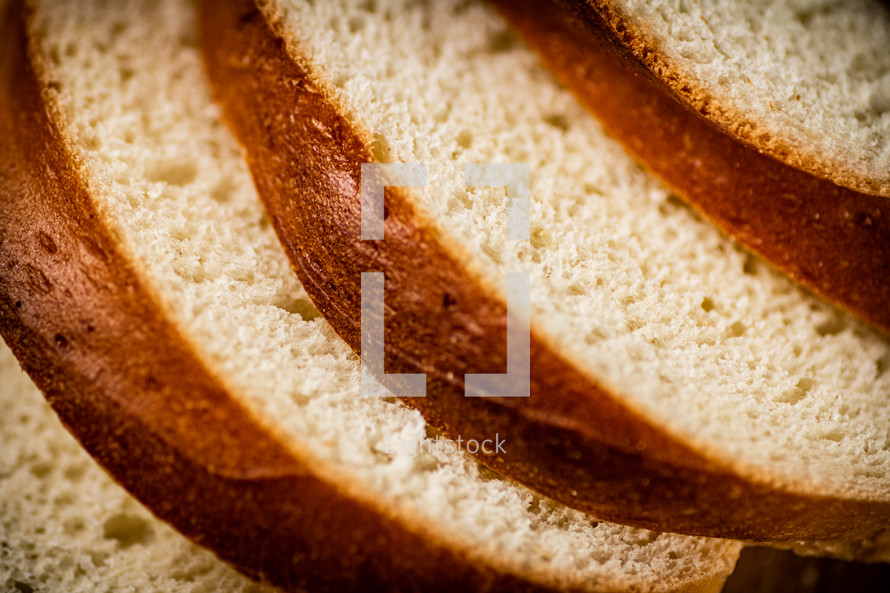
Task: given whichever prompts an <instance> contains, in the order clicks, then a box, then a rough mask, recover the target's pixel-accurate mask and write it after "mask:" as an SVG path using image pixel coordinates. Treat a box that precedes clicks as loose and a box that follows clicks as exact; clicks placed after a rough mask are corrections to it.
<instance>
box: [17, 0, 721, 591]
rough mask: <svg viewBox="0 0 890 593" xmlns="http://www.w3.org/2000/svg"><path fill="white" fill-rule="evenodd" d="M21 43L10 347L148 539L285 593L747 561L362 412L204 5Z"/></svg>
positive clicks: (525, 585)
mask: <svg viewBox="0 0 890 593" xmlns="http://www.w3.org/2000/svg"><path fill="white" fill-rule="evenodd" d="M7 17H8V18H6V19H4V22H3V34H2V35H0V39H2V40H3V50H2V51H0V56H2V67H0V70H2V74H0V80H2V84H0V134H2V137H3V139H4V141H3V143H2V144H0V177H2V180H3V182H2V184H0V201H2V206H0V237H2V241H0V331H2V333H3V337H4V339H5V340H6V341H7V343H8V344H9V345H10V347H11V349H12V350H13V352H14V353H15V355H16V357H17V358H18V359H19V360H20V361H21V363H22V365H23V367H24V369H25V370H26V371H27V372H28V374H29V375H30V376H31V377H33V379H34V381H35V382H36V383H37V385H38V386H39V387H40V388H41V390H43V391H44V392H45V393H46V395H47V398H48V399H49V401H50V403H51V404H52V406H53V408H54V409H55V411H56V412H57V413H58V414H59V416H60V417H61V419H62V421H63V422H64V423H65V424H66V425H67V426H68V428H69V429H70V430H71V431H72V432H73V433H74V434H75V436H76V437H77V438H78V440H80V442H81V443H82V444H83V445H84V446H85V447H86V449H87V450H88V451H89V452H90V453H92V454H93V456H94V457H96V458H97V459H98V460H99V461H100V462H101V464H102V465H104V466H105V468H106V469H107V470H108V471H109V472H110V473H111V474H112V475H113V476H114V477H115V478H116V479H117V480H119V481H120V482H121V483H122V484H123V485H124V486H125V487H126V488H127V489H128V490H130V491H131V492H132V493H133V494H134V495H135V496H136V498H137V499H139V500H140V501H141V502H142V503H144V504H145V505H146V506H147V507H148V508H150V509H151V510H152V511H153V512H154V513H155V514H156V515H157V516H159V517H160V518H161V519H163V520H165V521H167V522H169V523H171V524H173V525H174V526H175V527H176V528H177V529H178V530H180V531H181V532H183V533H184V534H185V535H187V536H189V537H190V538H191V539H193V540H195V541H196V542H198V543H199V544H201V545H203V546H205V547H208V548H210V549H211V550H213V551H214V552H215V553H216V554H218V555H219V556H220V557H222V558H223V559H224V560H227V561H229V562H231V563H233V564H234V565H235V566H236V567H237V568H239V569H241V570H242V571H244V572H246V573H247V574H249V575H251V576H254V577H256V578H259V579H262V580H265V581H268V582H270V583H272V584H275V585H279V586H281V587H283V588H285V589H287V590H300V591H302V590H311V591H337V592H344V591H375V590H376V591H383V590H386V591H390V590H391V591H417V590H423V591H455V590H461V591H464V590H467V591H624V590H628V589H635V590H641V591H717V590H719V588H720V585H721V583H722V581H723V579H724V577H725V576H726V575H727V574H728V573H729V572H730V571H731V569H732V566H733V563H734V561H735V559H736V557H737V553H738V549H739V544H737V543H735V542H725V541H719V540H707V539H699V538H689V537H682V536H676V535H666V534H660V533H654V532H651V531H645V530H638V529H631V528H626V527H620V526H617V525H613V524H608V523H603V522H599V521H596V520H594V519H592V518H590V517H587V516H585V515H583V514H581V513H578V512H574V511H570V510H568V509H567V508H565V507H562V506H560V505H557V504H554V503H552V502H549V501H548V500H545V499H543V498H541V497H539V496H536V495H534V494H533V493H532V492H530V491H528V490H526V489H524V488H521V487H519V486H517V485H516V484H514V483H512V482H509V481H506V480H503V479H501V478H499V477H497V476H494V475H492V474H491V472H487V471H483V470H482V469H480V468H479V466H478V464H477V463H476V462H475V461H473V460H472V459H471V458H469V457H467V456H465V455H463V454H461V453H459V452H457V451H455V450H454V449H453V447H452V446H451V445H452V444H451V443H450V442H449V441H446V440H444V439H440V440H439V441H436V440H435V435H434V434H433V433H431V432H428V429H427V427H426V425H425V424H424V422H423V420H422V418H421V417H420V415H419V414H418V413H417V412H416V411H413V410H410V409H408V408H406V407H405V406H403V405H401V404H399V403H398V402H395V401H392V400H391V399H387V398H362V397H360V396H359V393H360V389H359V365H358V361H357V358H356V357H355V356H354V355H353V354H352V353H351V352H350V350H349V349H348V348H347V347H346V346H345V345H344V344H343V343H342V342H341V341H340V340H339V339H338V338H337V337H336V335H335V334H334V333H333V332H332V331H331V329H330V328H329V326H328V325H326V324H325V322H324V321H323V320H322V319H320V318H319V317H318V314H317V312H315V310H314V309H313V307H312V306H311V304H310V303H309V301H308V298H307V297H306V295H305V293H304V292H303V291H302V290H301V289H300V287H299V285H298V284H297V282H296V279H295V276H294V274H293V272H292V270H291V269H290V267H289V265H288V262H287V259H286V258H285V256H284V254H283V253H282V250H281V248H280V246H279V245H278V242H277V241H276V239H275V236H274V234H273V233H272V231H271V229H270V228H269V225H268V221H267V220H266V218H265V217H264V215H263V212H262V208H261V205H260V203H259V201H258V200H257V197H256V193H255V191H254V190H253V188H252V186H251V181H250V177H249V175H248V172H247V168H246V165H245V164H244V162H243V160H242V158H241V154H240V152H239V149H238V146H237V144H236V143H235V142H234V140H233V139H232V138H231V137H230V135H229V132H228V131H227V130H226V129H225V128H224V127H223V126H222V125H221V124H220V122H219V119H218V111H217V108H216V107H215V106H214V104H213V103H212V101H211V98H210V94H209V90H208V88H207V86H206V82H205V80H204V77H203V70H202V66H201V59H200V54H199V52H198V50H197V48H196V43H195V37H194V26H195V23H194V18H193V14H192V8H191V5H190V4H189V3H186V2H181V1H178V0H161V1H154V0H152V1H148V0H145V1H141V0H136V1H130V2H113V3H106V2H98V1H97V2H93V1H90V0H80V1H76V2H70V1H68V0H65V1H62V0H58V1H52V0H47V1H45V2H44V1H40V2H32V3H29V4H28V9H27V10H25V11H23V10H22V6H21V3H16V5H14V6H13V8H11V12H10V13H8V14H7ZM51 528H53V529H55V528H56V527H51Z"/></svg>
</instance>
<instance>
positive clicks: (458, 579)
mask: <svg viewBox="0 0 890 593" xmlns="http://www.w3.org/2000/svg"><path fill="white" fill-rule="evenodd" d="M21 4H22V2H20V1H17V2H12V3H10V6H9V9H8V12H7V14H6V15H4V17H5V18H4V19H3V21H2V24H0V32H2V34H0V40H2V42H0V46H2V47H0V50H2V51H0V135H2V138H3V141H2V142H0V181H2V183H0V330H2V334H3V338H4V340H5V341H6V342H7V344H9V346H10V347H11V349H12V350H13V352H14V353H15V355H16V357H17V358H18V359H19V361H20V362H21V364H22V366H23V367H24V369H25V370H26V371H27V372H28V374H29V375H30V376H31V378H32V379H33V380H34V381H35V383H36V384H37V385H38V386H39V387H40V388H41V390H43V391H44V393H45V394H46V395H47V399H48V400H49V401H50V403H51V404H52V406H53V408H54V409H55V411H56V412H57V413H58V415H59V416H60V417H61V419H62V421H63V422H64V423H65V424H66V426H67V427H68V429H69V430H70V431H71V432H72V433H73V434H74V435H75V436H76V437H77V438H78V440H79V441H80V442H81V443H82V444H83V445H84V447H85V448H86V449H87V450H88V451H89V452H90V453H91V454H92V455H93V456H94V457H95V458H96V459H97V460H99V462H100V463H101V464H102V465H103V466H104V467H105V468H106V469H107V470H108V471H109V472H110V473H111V475H112V476H114V477H115V478H116V479H117V480H118V481H120V482H121V483H122V484H123V485H124V486H125V487H126V488H127V489H128V490H129V491H130V492H132V493H133V494H134V495H135V496H136V497H137V498H138V499H139V500H141V501H142V502H143V503H144V504H145V505H146V506H148V507H149V508H150V509H151V510H152V511H153V512H154V513H155V514H157V515H158V516H159V517H160V518H161V519H163V520H165V521H168V522H170V523H172V524H173V525H174V526H175V527H176V528H177V529H179V530H180V531H182V532H183V533H184V534H186V535H187V536H189V537H190V538H192V539H194V540H195V541H197V542H199V543H201V544H203V545H204V546H206V547H208V548H210V549H211V550H213V551H215V552H216V553H217V554H218V555H219V556H220V557H222V558H223V559H225V560H227V561H229V562H231V563H233V564H234V565H236V566H237V567H238V568H239V569H240V570H242V571H243V572H245V573H247V574H249V575H252V576H254V577H257V578H260V579H263V580H265V581H268V582H271V583H273V584H276V585H279V586H282V587H283V588H285V589H287V590H291V591H298V590H299V591H304V590H311V591H331V592H338V593H339V592H344V591H377V590H379V591H384V590H385V591H417V590H421V591H442V592H446V591H462V590H467V591H486V592H487V591H502V592H504V593H509V592H512V591H559V590H565V588H564V587H559V586H557V585H551V586H543V585H539V584H536V583H532V582H529V581H528V580H526V579H523V578H519V577H517V576H516V575H514V574H508V573H505V572H503V571H501V570H500V569H498V568H496V567H493V565H491V564H486V563H485V562H483V561H480V559H479V558H474V557H472V556H469V555H468V554H467V553H466V552H465V551H464V550H462V549H461V548H459V547H457V546H454V545H452V544H449V543H448V542H445V541H442V540H441V539H439V538H438V537H437V535H436V534H431V533H428V532H427V531H426V530H425V528H424V526H422V525H420V526H416V525H410V524H407V522H406V520H405V517H404V516H395V515H394V514H393V510H392V509H388V508H386V507H385V506H381V505H382V503H381V502H379V501H369V500H368V499H367V498H363V497H362V496H361V495H357V494H356V492H355V490H356V487H355V486H352V485H350V484H348V483H345V482H344V481H343V480H339V481H338V480H335V479H329V478H327V477H326V476H327V474H325V473H324V468H319V467H318V464H317V463H313V461H312V460H309V459H303V458H301V457H300V456H299V455H297V454H296V453H294V452H293V451H291V450H289V449H288V448H287V447H286V446H285V445H284V444H282V443H281V442H279V441H277V440H276V439H275V438H274V437H273V436H272V435H271V433H270V431H269V430H268V429H267V428H266V427H265V426H263V424H262V423H261V422H260V421H259V420H257V419H256V418H254V417H253V416H251V414H250V413H249V412H248V411H247V410H246V409H245V408H244V407H242V405H241V404H240V403H239V401H238V399H237V397H236V396H235V395H233V394H232V393H230V392H229V391H227V390H226V389H225V387H224V386H223V385H222V384H221V383H220V382H219V381H218V380H217V379H216V378H214V377H213V376H211V374H210V372H209V371H208V369H207V368H206V367H205V366H204V364H203V363H202V362H201V361H200V360H199V358H198V356H197V355H196V354H195V353H194V352H193V351H192V350H191V347H190V346H189V345H188V343H187V341H186V340H185V339H184V338H183V337H182V336H181V335H180V334H178V333H177V330H176V329H175V328H174V326H173V324H172V322H171V321H170V318H169V317H168V316H167V314H166V313H165V312H164V310H163V309H162V308H161V305H160V304H159V301H158V300H157V299H156V298H155V296H154V295H153V294H152V292H151V291H150V290H149V289H148V288H147V287H146V285H145V284H144V283H143V281H142V280H141V279H140V278H139V276H138V274H137V273H136V272H135V271H134V266H133V264H132V262H131V261H129V260H128V259H127V257H126V256H125V255H124V254H123V252H122V250H121V248H120V246H119V244H118V243H117V241H116V240H115V239H114V238H113V236H112V234H111V233H110V231H109V229H108V227H107V226H106V225H105V223H104V222H103V220H102V216H101V214H100V213H99V211H98V209H97V207H96V204H95V203H94V201H93V196H91V194H90V193H89V191H88V189H87V188H86V186H85V184H84V177H83V175H82V173H81V171H80V170H79V164H78V163H77V162H75V160H74V159H73V157H72V152H71V151H70V147H69V146H68V144H67V140H66V136H65V132H64V126H63V124H62V123H60V122H61V120H60V115H59V113H58V110H57V108H56V107H55V104H54V101H53V87H54V86H55V85H56V84H58V83H55V82H53V81H46V82H47V84H44V85H41V83H40V82H39V77H40V75H39V74H38V73H37V72H36V71H35V69H36V70H37V71H39V68H40V64H39V57H38V56H37V53H38V52H37V51H36V50H35V49H34V44H33V43H31V44H29V41H28V39H27V36H26V33H25V31H26V24H25V23H26V17H25V10H23V9H22V6H21ZM29 45H30V46H31V49H30V51H31V52H32V54H33V55H32V57H31V59H29V56H28V51H29V50H28V49H27V48H28V46H29ZM35 60H36V61H35ZM540 576H541V580H542V582H547V581H550V582H552V581H553V580H554V579H553V575H540ZM716 589H717V587H716V586H715V587H713V588H712V590H716Z"/></svg>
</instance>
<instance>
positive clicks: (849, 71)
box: [589, 0, 890, 197]
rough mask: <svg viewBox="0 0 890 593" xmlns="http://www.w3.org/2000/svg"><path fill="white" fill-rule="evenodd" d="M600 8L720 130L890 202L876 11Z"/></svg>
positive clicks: (872, 1)
mask: <svg viewBox="0 0 890 593" xmlns="http://www.w3.org/2000/svg"><path fill="white" fill-rule="evenodd" d="M589 1H590V2H591V4H599V3H600V2H599V1H597V0H589ZM602 4H606V5H611V6H614V7H615V8H616V9H617V10H618V12H619V13H620V14H621V15H622V17H623V18H624V19H626V22H627V23H629V25H630V27H629V28H630V29H631V30H633V31H638V32H639V33H640V34H641V42H642V43H643V44H644V45H646V46H648V47H649V48H650V49H651V50H652V53H650V54H649V55H648V58H651V59H654V60H657V61H658V63H659V66H658V67H657V68H656V72H657V74H659V75H660V76H662V77H665V78H668V77H675V80H673V81H671V82H670V84H671V86H673V87H674V89H675V90H678V91H680V94H681V95H686V97H684V98H687V99H689V98H691V100H692V103H693V105H695V106H696V108H698V109H702V108H706V109H707V111H706V114H707V115H708V117H712V118H714V119H716V121H717V122H718V123H719V124H720V125H721V127H723V128H724V129H726V130H728V131H729V132H730V133H732V134H733V135H736V136H737V137H739V138H741V139H742V140H743V141H745V142H747V143H749V144H753V145H754V146H755V147H757V148H762V149H765V150H766V151H767V152H769V153H770V154H772V155H773V156H777V157H779V159H780V160H782V161H784V162H786V163H789V164H791V165H793V166H796V167H799V168H802V169H804V170H806V171H808V172H812V173H816V174H817V175H819V176H821V177H826V178H828V179H830V180H832V181H834V182H835V183H838V184H840V185H844V186H846V187H850V188H852V189H855V190H858V191H862V192H865V193H874V194H877V195H883V196H887V197H890V52H888V51H887V48H888V47H890V6H888V5H887V3H886V2H882V1H881V0H785V1H783V2H770V1H769V0H754V1H751V2H738V1H735V0H717V1H712V2H697V1H695V0H692V1H690V0H656V1H650V0H606V1H604V2H602ZM683 87H685V90H683ZM703 112H705V111H703Z"/></svg>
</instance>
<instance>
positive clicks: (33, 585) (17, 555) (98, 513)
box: [0, 344, 267, 593]
mask: <svg viewBox="0 0 890 593" xmlns="http://www.w3.org/2000/svg"><path fill="white" fill-rule="evenodd" d="M0 407H2V409H3V417H2V418H0V442H2V443H3V447H2V449H0V590H2V591H10V592H18V593H23V592H28V591H31V592H34V593H94V592H95V591H140V592H145V593H189V592H196V591H225V592H228V593H262V592H263V591H266V590H267V589H266V588H264V587H262V586H261V585H257V584H256V583H253V582H252V581H250V580H248V579H247V578H246V577H244V576H242V575H240V574H238V573H237V572H235V570H233V569H232V568H231V567H229V566H227V565H225V564H224V563H222V562H220V561H219V560H217V559H215V558H214V557H213V555H212V554H210V552H207V551H206V550H202V549H201V548H198V547H197V546H195V545H194V544H192V543H191V542H189V541H188V540H186V539H185V538H184V537H182V536H181V535H179V534H178V533H176V532H175V531H173V530H172V529H171V528H170V527H169V526H168V525H166V524H164V523H162V522H161V521H158V520H157V519H155V518H154V517H152V516H151V515H150V514H149V513H148V512H147V511H146V510H145V509H144V508H143V507H142V506H140V505H139V504H138V503H137V502H136V501H135V500H133V499H132V498H131V497H130V496H128V495H127V493H126V492H125V491H124V490H123V489H122V488H120V487H119V486H118V485H117V484H115V483H114V482H113V481H112V480H111V478H109V477H108V476H107V475H105V474H104V473H103V472H102V471H101V470H100V469H99V468H98V467H97V466H96V464H95V463H94V462H93V460H92V459H90V457H89V456H88V455H87V454H86V452H85V451H84V450H83V449H82V448H81V447H80V446H78V444H77V442H76V441H75V440H74V439H73V438H72V437H71V435H70V434H68V433H67V432H65V430H64V429H63V428H62V425H61V424H59V420H58V418H56V417H55V415H54V414H53V413H52V410H51V409H50V408H49V406H48V405H47V403H46V401H45V400H44V399H43V396H42V395H41V393H40V391H38V389H37V388H36V387H35V386H34V384H33V383H32V382H31V381H30V380H28V377H27V375H25V373H24V372H23V371H22V370H21V369H20V368H19V365H18V363H16V361H15V358H13V356H12V353H11V352H10V351H9V349H7V348H6V346H4V345H3V344H0Z"/></svg>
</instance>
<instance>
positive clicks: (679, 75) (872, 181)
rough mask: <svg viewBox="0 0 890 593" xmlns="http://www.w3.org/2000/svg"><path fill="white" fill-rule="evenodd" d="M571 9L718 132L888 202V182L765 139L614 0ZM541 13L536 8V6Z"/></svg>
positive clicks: (588, 0)
mask: <svg viewBox="0 0 890 593" xmlns="http://www.w3.org/2000/svg"><path fill="white" fill-rule="evenodd" d="M560 1H562V2H563V3H564V4H567V5H568V6H569V8H570V9H571V10H579V11H580V13H581V14H583V16H584V18H585V19H587V20H589V21H590V22H595V23H596V24H597V27H600V28H602V30H604V31H608V34H609V37H610V38H611V39H612V40H613V41H615V42H616V43H617V44H618V45H619V46H620V47H622V48H623V50H625V51H626V52H628V53H629V54H631V55H633V56H634V58H635V59H636V60H637V61H638V62H639V63H640V64H642V65H643V66H644V67H645V68H646V69H647V70H648V71H649V72H650V73H652V75H654V76H655V78H657V79H658V80H659V82H660V83H661V84H663V85H664V86H665V87H666V88H667V89H669V90H670V92H671V93H672V95H673V96H674V97H675V98H677V99H678V100H679V101H680V102H681V103H683V104H685V105H687V106H689V107H690V108H691V109H692V110H694V111H696V112H697V113H699V114H700V115H701V116H703V117H704V118H706V119H707V120H708V121H710V122H711V123H712V124H713V125H715V126H716V127H717V128H718V129H720V130H722V131H723V132H725V133H726V134H728V135H729V136H732V137H733V138H735V139H736V140H738V141H739V142H742V143H744V144H745V145H747V146H750V147H752V148H754V149H755V150H757V151H758V152H762V153H764V154H767V155H769V156H772V157H773V158H775V159H777V160H778V161H780V162H782V163H785V164H787V165H789V166H790V167H792V168H796V169H800V170H802V171H806V172H807V173H810V174H812V175H815V176H816V177H819V178H821V179H826V180H828V181H830V182H832V183H836V184H838V185H841V186H843V187H846V188H849V189H851V190H853V191H854V192H862V193H864V194H866V195H875V196H881V197H885V198H886V197H890V177H888V174H887V172H885V174H884V175H883V176H880V175H879V176H878V177H863V176H862V175H860V174H859V173H858V172H857V171H856V170H855V168H854V167H853V166H851V165H849V164H847V163H844V162H839V161H837V160H834V159H829V158H826V157H825V156H824V155H821V154H819V153H817V152H815V150H814V149H810V148H809V147H807V146H802V145H800V144H795V143H793V142H792V140H791V139H789V138H782V137H779V136H776V135H773V134H770V133H768V132H766V131H764V130H763V129H762V126H760V125H758V122H757V121H754V120H752V119H750V117H749V115H748V114H746V113H745V112H744V111H743V109H742V108H741V107H740V106H738V105H731V104H729V103H728V102H727V101H725V100H723V99H722V98H721V97H719V96H715V94H714V93H712V92H709V91H708V90H707V88H706V85H705V84H704V82H703V81H701V80H699V78H698V77H697V76H696V75H695V74H693V73H692V72H690V71H688V69H685V68H683V67H682V66H681V65H680V64H678V63H674V62H672V61H671V60H670V59H669V58H667V57H666V56H665V55H664V53H663V52H661V51H659V50H658V48H657V47H656V45H657V44H656V42H655V40H654V39H653V37H652V36H651V35H650V34H648V32H647V31H645V30H644V28H645V25H637V24H635V23H633V21H632V19H630V18H628V16H627V15H626V14H624V10H623V8H622V6H620V5H619V3H618V2H617V1H616V0H580V1H578V0H570V1H568V2H566V0H560ZM539 9H540V5H539Z"/></svg>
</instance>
